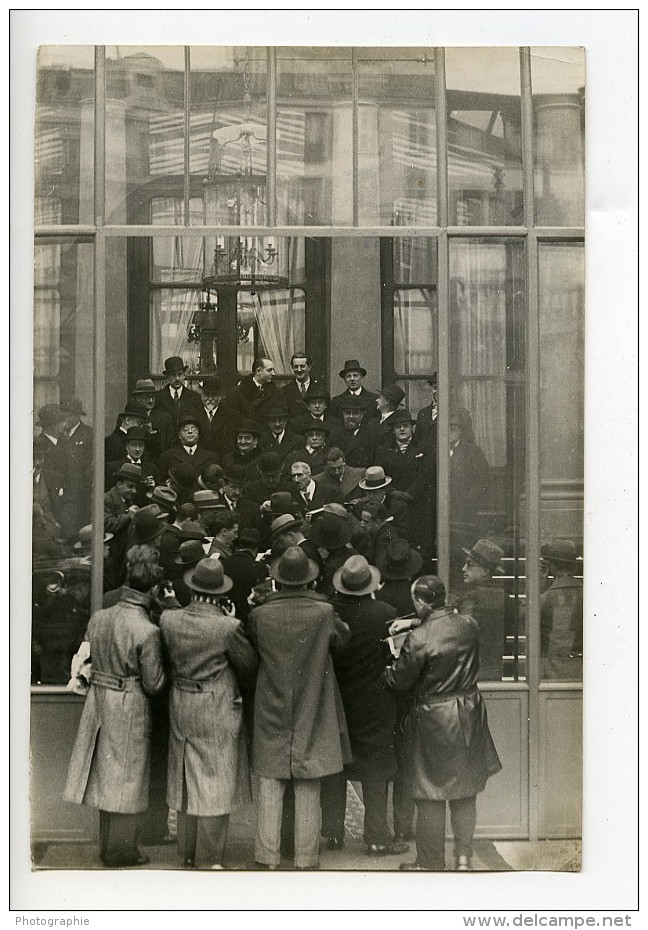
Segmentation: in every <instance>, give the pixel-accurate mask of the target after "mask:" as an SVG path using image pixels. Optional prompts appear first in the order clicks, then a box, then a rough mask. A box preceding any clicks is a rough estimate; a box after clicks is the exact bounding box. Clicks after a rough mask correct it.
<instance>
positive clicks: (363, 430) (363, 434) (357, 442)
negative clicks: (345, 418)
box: [340, 422, 376, 469]
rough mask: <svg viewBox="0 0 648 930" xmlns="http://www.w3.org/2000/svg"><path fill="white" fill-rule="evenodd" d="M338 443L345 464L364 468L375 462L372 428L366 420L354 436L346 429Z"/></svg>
mask: <svg viewBox="0 0 648 930" xmlns="http://www.w3.org/2000/svg"><path fill="white" fill-rule="evenodd" d="M340 445H341V448H342V450H343V452H344V456H345V458H346V462H347V465H351V466H352V468H362V469H364V468H369V466H370V465H375V464H376V463H375V462H374V455H375V437H374V433H373V430H372V429H371V428H370V427H369V425H368V424H367V423H366V422H365V423H362V424H361V426H360V429H359V430H358V432H357V434H356V435H355V436H354V434H353V433H352V432H350V431H348V430H346V431H345V433H344V437H343V439H342V442H341V443H340Z"/></svg>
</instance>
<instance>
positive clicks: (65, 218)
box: [34, 45, 94, 226]
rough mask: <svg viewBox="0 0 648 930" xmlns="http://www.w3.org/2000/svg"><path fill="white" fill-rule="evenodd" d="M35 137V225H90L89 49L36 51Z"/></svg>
mask: <svg viewBox="0 0 648 930" xmlns="http://www.w3.org/2000/svg"><path fill="white" fill-rule="evenodd" d="M37 67H38V77H37V82H36V132H35V137H34V167H35V185H34V222H35V224H36V225H37V226H38V225H43V226H58V225H60V224H61V223H66V224H68V223H92V222H94V200H93V195H92V187H93V183H94V154H93V153H94V49H93V48H92V46H83V45H57V46H43V47H42V48H40V49H39V52H38V64H37Z"/></svg>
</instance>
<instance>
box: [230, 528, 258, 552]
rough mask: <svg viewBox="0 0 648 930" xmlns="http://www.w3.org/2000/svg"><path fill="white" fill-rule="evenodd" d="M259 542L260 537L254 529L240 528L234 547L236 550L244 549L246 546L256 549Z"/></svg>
mask: <svg viewBox="0 0 648 930" xmlns="http://www.w3.org/2000/svg"><path fill="white" fill-rule="evenodd" d="M260 542H261V536H260V534H259V531H258V530H257V529H256V527H254V526H242V527H241V529H240V530H239V534H238V539H237V541H236V546H237V548H238V549H245V546H246V545H248V546H253V547H254V548H255V549H258V548H259V544H260Z"/></svg>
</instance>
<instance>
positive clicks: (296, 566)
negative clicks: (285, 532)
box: [270, 546, 319, 587]
mask: <svg viewBox="0 0 648 930" xmlns="http://www.w3.org/2000/svg"><path fill="white" fill-rule="evenodd" d="M270 574H271V575H272V577H273V578H274V579H275V581H278V582H279V584H284V585H287V586H288V587H299V586H300V585H305V584H309V583H310V582H311V581H314V580H315V579H316V578H317V576H318V575H319V568H318V567H317V565H316V564H315V562H313V560H312V559H309V558H308V556H307V555H306V553H305V552H304V550H303V549H300V548H299V546H289V547H288V548H287V549H286V551H285V552H284V554H283V555H282V556H281V558H279V559H275V561H274V562H272V563H271V564H270Z"/></svg>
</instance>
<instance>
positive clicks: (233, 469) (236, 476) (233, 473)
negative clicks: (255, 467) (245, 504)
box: [223, 464, 247, 484]
mask: <svg viewBox="0 0 648 930" xmlns="http://www.w3.org/2000/svg"><path fill="white" fill-rule="evenodd" d="M223 479H224V480H225V481H227V482H228V484H245V482H246V480H247V475H246V473H245V468H244V467H243V465H236V464H232V465H226V466H225V471H224V474H223Z"/></svg>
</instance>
